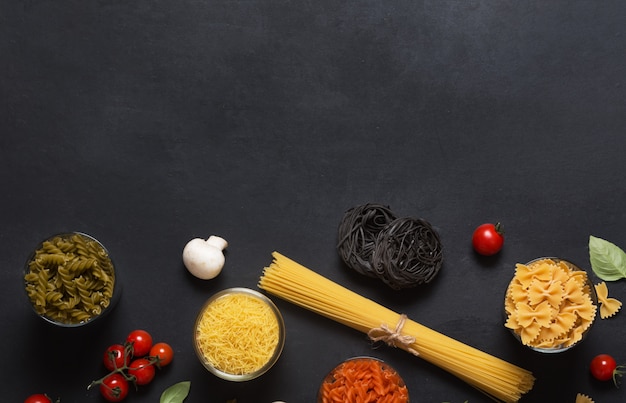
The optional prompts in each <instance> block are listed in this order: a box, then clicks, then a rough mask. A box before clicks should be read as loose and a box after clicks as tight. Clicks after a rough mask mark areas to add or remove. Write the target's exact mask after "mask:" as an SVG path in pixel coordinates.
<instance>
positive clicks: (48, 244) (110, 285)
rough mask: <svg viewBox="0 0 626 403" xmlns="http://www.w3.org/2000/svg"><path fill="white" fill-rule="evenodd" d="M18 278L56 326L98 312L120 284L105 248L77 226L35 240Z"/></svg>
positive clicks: (79, 322)
mask: <svg viewBox="0 0 626 403" xmlns="http://www.w3.org/2000/svg"><path fill="white" fill-rule="evenodd" d="M23 279H24V289H25V291H26V295H27V297H28V300H29V301H30V303H31V306H32V307H33V310H34V311H35V313H36V314H37V315H38V316H40V317H41V318H42V319H44V320H46V321H47V322H50V323H52V324H54V325H58V326H62V327H79V326H84V325H86V324H88V323H92V322H94V321H95V320H96V319H98V318H102V317H104V316H105V315H106V314H108V313H109V312H110V311H111V310H112V309H113V308H114V307H115V305H116V303H117V301H118V300H119V298H120V295H121V290H122V287H121V284H120V282H119V278H118V275H117V273H116V268H115V265H114V264H113V260H112V259H111V256H109V252H108V250H107V249H106V248H105V247H104V245H102V244H101V243H100V242H99V241H98V240H97V239H95V238H93V237H92V236H90V235H87V234H84V233H82V232H69V233H61V234H57V235H53V236H51V237H48V238H46V239H45V240H44V241H42V242H41V243H39V245H37V247H36V248H35V250H34V251H33V252H32V253H31V255H30V256H29V258H28V260H27V262H26V265H25V267H24V277H23Z"/></svg>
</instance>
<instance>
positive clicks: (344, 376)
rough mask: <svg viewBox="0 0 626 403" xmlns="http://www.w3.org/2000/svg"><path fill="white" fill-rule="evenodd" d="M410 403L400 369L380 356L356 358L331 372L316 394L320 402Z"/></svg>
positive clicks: (318, 402)
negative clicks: (382, 402)
mask: <svg viewBox="0 0 626 403" xmlns="http://www.w3.org/2000/svg"><path fill="white" fill-rule="evenodd" d="M354 401H359V402H361V401H362V402H379V401H384V402H394V403H408V402H409V391H408V389H407V386H406V384H405V383H404V380H403V379H402V378H401V377H400V375H399V374H398V372H397V371H396V370H395V369H394V368H393V367H391V365H389V364H387V363H385V362H384V361H382V360H379V359H378V358H373V357H353V358H349V359H347V360H346V361H344V362H342V363H341V364H339V365H337V366H336V367H335V368H333V370H332V371H330V372H329V373H328V374H327V375H326V377H325V378H324V380H323V381H322V384H321V385H320V388H319V391H318V394H317V403H331V402H354Z"/></svg>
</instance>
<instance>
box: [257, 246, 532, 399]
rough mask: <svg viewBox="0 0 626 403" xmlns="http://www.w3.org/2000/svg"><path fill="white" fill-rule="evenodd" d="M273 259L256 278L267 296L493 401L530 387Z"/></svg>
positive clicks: (525, 374)
mask: <svg viewBox="0 0 626 403" xmlns="http://www.w3.org/2000/svg"><path fill="white" fill-rule="evenodd" d="M272 256H273V261H272V263H271V264H270V265H269V266H268V267H265V268H264V270H263V275H262V276H261V278H260V280H259V287H260V288H261V289H263V290H265V291H267V292H269V293H270V294H273V295H276V296H277V297H279V298H282V299H284V300H286V301H289V302H291V303H293V304H295V305H298V306H300V307H302V308H305V309H308V310H310V311H312V312H315V313H317V314H320V315H322V316H325V317H327V318H329V319H332V320H334V321H336V322H339V323H342V324H344V325H346V326H348V327H351V328H353V329H356V330H358V331H360V332H363V333H365V334H368V335H369V336H370V338H371V339H372V340H374V341H376V340H384V341H385V342H386V343H387V344H389V345H392V346H394V347H398V348H401V349H403V350H405V351H408V352H410V353H412V354H413V355H417V356H419V357H420V358H423V359H424V360H426V361H428V362H430V363H432V364H434V365H436V366H438V367H440V368H442V369H444V370H446V371H448V372H450V373H451V374H453V375H455V376H457V377H458V378H460V379H462V380H463V381H465V382H467V383H468V384H470V385H472V386H474V387H476V388H477V389H479V390H481V391H482V392H483V393H485V394H486V395H488V396H490V397H491V398H492V399H494V400H496V401H502V402H507V403H508V402H517V401H518V400H519V399H520V398H521V397H522V395H523V394H524V393H527V392H528V391H530V390H531V389H532V387H533V384H534V380H535V378H534V376H533V375H532V373H531V372H529V371H527V370H525V369H523V368H521V367H518V366H516V365H514V364H511V363H509V362H507V361H505V360H502V359H500V358H497V357H495V356H493V355H490V354H488V353H486V352H483V351H481V350H478V349H476V348H474V347H471V346H468V345H467V344H464V343H462V342H460V341H457V340H455V339H453V338H451V337H448V336H445V335H443V334H441V333H439V332H437V331H435V330H432V329H430V328H428V327H427V326H424V325H421V324H419V323H417V322H415V321H413V320H411V319H408V318H406V316H405V315H403V314H398V313H396V312H394V311H393V310H391V309H388V308H386V307H384V306H382V305H380V304H378V303H376V302H374V301H372V300H370V299H368V298H365V297H363V296H361V295H359V294H357V293H355V292H353V291H351V290H349V289H347V288H345V287H343V286H341V285H339V284H337V283H335V282H333V281H331V280H329V279H327V278H326V277H324V276H322V275H320V274H318V273H316V272H314V271H312V270H310V269H308V268H306V267H305V266H303V265H301V264H299V263H297V262H295V261H293V260H291V259H289V258H288V257H286V256H284V255H282V254H280V253H278V252H274V253H272ZM394 329H395V330H394ZM381 334H383V336H384V335H385V334H387V336H388V337H387V338H386V339H385V338H384V337H380V335H381Z"/></svg>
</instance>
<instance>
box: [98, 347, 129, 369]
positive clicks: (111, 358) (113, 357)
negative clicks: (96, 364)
mask: <svg viewBox="0 0 626 403" xmlns="http://www.w3.org/2000/svg"><path fill="white" fill-rule="evenodd" d="M125 350H126V347H124V346H123V345H121V344H113V345H111V346H109V347H107V349H106V350H105V351H104V357H102V361H103V362H104V367H105V368H106V369H108V370H109V371H114V370H115V369H117V368H122V367H123V366H124V364H126V365H128V364H129V363H130V355H128V354H127V353H126V351H125ZM124 359H126V362H124Z"/></svg>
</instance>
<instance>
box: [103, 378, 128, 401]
mask: <svg viewBox="0 0 626 403" xmlns="http://www.w3.org/2000/svg"><path fill="white" fill-rule="evenodd" d="M100 394H101V395H102V396H103V397H104V398H105V399H106V400H107V401H109V402H121V401H122V400H124V399H125V398H126V395H128V381H127V380H126V379H124V377H123V376H122V375H120V374H118V373H114V374H112V375H109V376H107V377H106V378H104V379H103V380H102V383H101V384H100Z"/></svg>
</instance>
